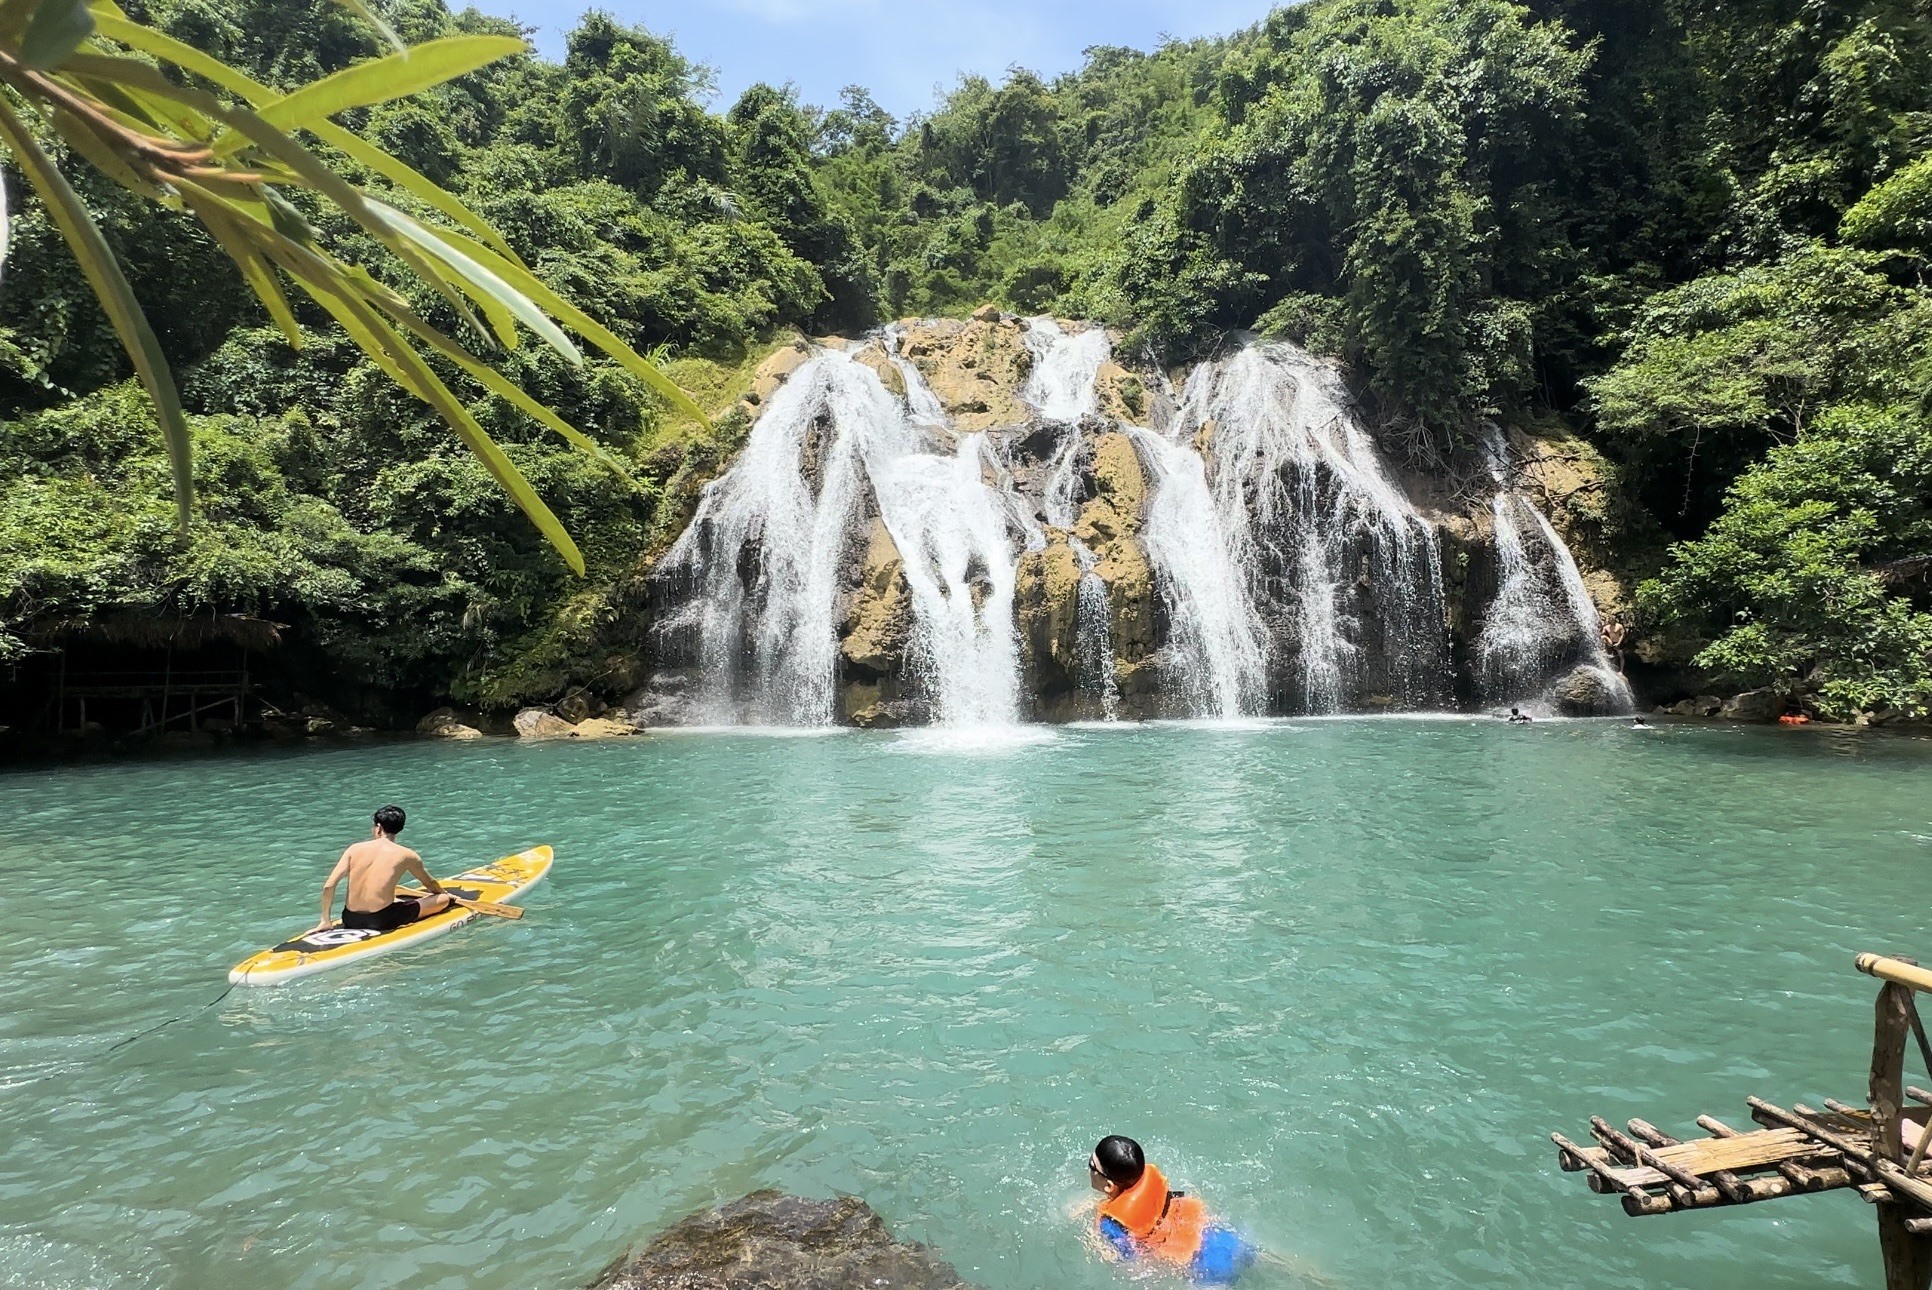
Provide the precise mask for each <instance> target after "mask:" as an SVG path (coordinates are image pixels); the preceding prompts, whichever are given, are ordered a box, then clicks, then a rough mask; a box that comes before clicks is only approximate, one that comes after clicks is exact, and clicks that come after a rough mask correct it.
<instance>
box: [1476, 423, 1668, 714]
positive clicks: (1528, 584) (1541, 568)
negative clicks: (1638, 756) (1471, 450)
mask: <svg viewBox="0 0 1932 1290" xmlns="http://www.w3.org/2000/svg"><path fill="white" fill-rule="evenodd" d="M1483 453H1484V456H1485V457H1486V459H1487V463H1488V466H1489V474H1490V478H1491V480H1492V481H1493V482H1494V483H1495V486H1496V491H1495V493H1494V495H1493V496H1492V497H1491V499H1490V516H1491V518H1492V520H1493V522H1494V526H1495V542H1496V565H1497V575H1496V596H1495V599H1494V600H1492V601H1491V602H1490V605H1489V609H1488V612H1487V613H1486V614H1485V615H1484V618H1483V628H1482V632H1481V634H1480V635H1479V636H1478V638H1477V640H1476V671H1477V682H1478V685H1479V687H1480V690H1481V693H1482V696H1483V699H1484V701H1485V702H1488V703H1498V704H1499V703H1506V702H1509V701H1510V700H1521V699H1528V698H1530V697H1532V696H1536V695H1541V694H1542V693H1543V692H1544V691H1545V690H1546V689H1547V688H1548V687H1549V685H1550V683H1551V682H1552V681H1553V680H1554V679H1556V678H1557V677H1558V676H1559V675H1561V674H1562V673H1564V672H1566V671H1568V670H1570V669H1571V668H1574V667H1586V668H1590V669H1593V670H1594V671H1595V672H1596V673H1598V674H1599V675H1598V678H1597V679H1598V681H1599V683H1600V685H1601V687H1602V689H1603V691H1604V692H1605V693H1606V694H1607V695H1608V696H1609V706H1611V707H1613V708H1615V709H1616V710H1619V711H1628V710H1629V709H1630V708H1631V707H1632V706H1633V703H1632V698H1631V694H1630V686H1629V683H1628V682H1626V681H1625V680H1624V678H1623V677H1622V676H1621V675H1619V674H1618V673H1617V671H1616V669H1615V668H1614V667H1612V666H1611V664H1610V659H1609V656H1608V655H1607V654H1606V653H1605V652H1604V648H1603V636H1602V623H1601V620H1600V619H1599V618H1598V616H1597V607H1596V602H1595V601H1594V600H1592V599H1591V597H1590V591H1589V588H1588V587H1586V586H1585V585H1584V583H1583V574H1582V573H1581V571H1579V570H1578V569H1577V567H1576V559H1575V557H1573V556H1572V555H1571V554H1570V548H1569V546H1568V545H1567V544H1565V543H1564V541H1563V539H1562V538H1561V537H1559V536H1558V535H1557V532H1556V529H1555V528H1554V527H1552V526H1551V524H1550V521H1549V517H1548V516H1546V515H1544V514H1543V512H1542V511H1541V510H1540V509H1538V508H1537V506H1536V505H1535V504H1534V503H1533V502H1531V501H1530V499H1529V498H1528V497H1527V496H1525V495H1524V494H1523V492H1522V490H1521V489H1519V488H1518V487H1517V486H1516V483H1515V479H1514V472H1513V471H1512V470H1511V467H1510V460H1509V446H1508V442H1507V441H1506V440H1505V438H1504V436H1503V432H1502V430H1501V428H1500V427H1498V426H1495V425H1486V426H1484V427H1483ZM1526 529H1527V533H1526ZM1526 537H1527V538H1528V540H1526Z"/></svg>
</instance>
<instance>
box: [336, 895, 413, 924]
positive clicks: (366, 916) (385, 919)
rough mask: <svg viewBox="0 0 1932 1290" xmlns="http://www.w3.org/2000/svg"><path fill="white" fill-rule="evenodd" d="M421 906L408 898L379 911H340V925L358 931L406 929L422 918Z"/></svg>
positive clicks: (396, 901) (345, 909)
mask: <svg viewBox="0 0 1932 1290" xmlns="http://www.w3.org/2000/svg"><path fill="white" fill-rule="evenodd" d="M422 913H423V910H422V906H421V905H419V904H417V903H416V901H415V900H414V899H412V898H409V897H404V898H403V899H402V900H392V901H390V902H389V903H388V904H387V905H384V906H383V907H382V908H381V909H366V910H365V909H350V908H348V907H347V906H346V905H345V906H344V907H343V910H342V925H343V926H344V927H351V928H355V929H356V930H358V931H369V932H393V931H394V930H396V929H397V928H398V927H406V926H408V925H409V924H410V923H413V922H415V921H416V920H417V919H418V918H420V917H422Z"/></svg>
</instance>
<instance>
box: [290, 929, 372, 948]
mask: <svg viewBox="0 0 1932 1290" xmlns="http://www.w3.org/2000/svg"><path fill="white" fill-rule="evenodd" d="M381 935H382V933H381V932H378V931H374V930H372V929H370V928H367V927H331V928H330V929H329V930H328V931H326V932H310V933H309V934H308V935H307V936H304V937H303V938H302V942H303V944H305V945H312V946H315V947H316V948H317V949H324V950H332V949H335V948H336V947H337V946H339V945H354V944H356V943H357V942H359V941H366V940H368V939H369V938H370V937H372V936H381Z"/></svg>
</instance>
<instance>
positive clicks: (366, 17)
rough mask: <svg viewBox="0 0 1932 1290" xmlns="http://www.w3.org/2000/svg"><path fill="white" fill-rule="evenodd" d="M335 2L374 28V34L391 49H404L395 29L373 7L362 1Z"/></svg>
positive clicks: (342, 0) (338, 0) (340, 0)
mask: <svg viewBox="0 0 1932 1290" xmlns="http://www.w3.org/2000/svg"><path fill="white" fill-rule="evenodd" d="M335 2H336V3H337V4H339V5H341V6H342V7H343V8H344V9H347V10H348V11H349V12H350V13H352V14H354V15H355V16H356V17H358V18H360V19H362V20H363V21H364V22H366V23H368V24H369V25H370V26H371V27H374V28H375V29H376V34H377V35H379V36H381V37H382V38H383V40H384V41H385V42H386V43H387V44H388V45H389V47H390V48H391V49H398V50H399V49H402V48H403V47H404V46H403V43H402V37H401V36H398V35H397V34H396V29H395V28H394V27H391V26H390V25H389V24H388V23H386V22H384V21H383V20H382V15H381V14H379V13H377V12H376V11H375V8H374V7H373V6H371V5H368V4H364V3H363V0H335Z"/></svg>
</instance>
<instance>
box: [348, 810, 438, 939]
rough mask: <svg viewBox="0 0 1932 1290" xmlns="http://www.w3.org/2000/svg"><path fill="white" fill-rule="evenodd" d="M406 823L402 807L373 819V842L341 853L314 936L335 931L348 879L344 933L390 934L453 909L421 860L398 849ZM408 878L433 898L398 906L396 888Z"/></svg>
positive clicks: (404, 901)
mask: <svg viewBox="0 0 1932 1290" xmlns="http://www.w3.org/2000/svg"><path fill="white" fill-rule="evenodd" d="M404 819H405V817H404V815H403V809H402V807H400V806H385V807H383V808H382V809H381V810H379V811H377V812H376V814H375V822H374V825H373V827H371V828H370V830H369V840H368V841H367V842H358V843H356V844H355V845H354V846H351V847H350V848H349V849H348V850H347V851H344V852H343V853H342V858H341V859H340V860H338V861H336V862H335V868H334V869H333V870H331V871H330V873H329V880H328V881H327V882H326V883H324V884H322V921H321V922H319V923H317V924H316V925H315V930H316V931H318V932H320V931H325V930H327V929H328V928H330V927H333V926H335V888H336V884H337V883H339V882H341V881H342V880H343V879H344V878H345V877H346V878H347V879H348V880H349V895H348V898H347V899H345V900H344V901H343V903H342V925H343V926H344V927H350V928H364V929H367V930H369V931H374V932H387V931H391V930H393V929H395V928H398V927H402V926H404V925H405V924H408V923H413V922H415V921H416V920H417V919H419V918H428V917H429V916H430V915H431V914H440V913H442V912H443V911H444V910H445V909H448V908H449V896H448V895H446V894H445V893H444V891H443V885H442V884H441V883H439V882H437V881H436V880H435V879H434V878H432V877H430V876H429V870H427V869H425V868H423V858H422V857H421V856H419V855H417V854H416V853H415V852H414V851H411V850H410V849H409V848H408V847H405V846H402V845H400V844H398V843H397V841H396V835H397V834H398V833H401V832H402V831H403V822H404ZM404 874H408V875H409V876H411V877H413V878H415V879H416V881H418V882H420V883H422V884H423V886H424V887H425V888H427V889H428V891H429V894H428V895H426V896H414V897H410V896H405V897H404V898H403V899H401V900H397V899H396V882H397V880H398V879H400V878H401V877H402V876H403V875H404Z"/></svg>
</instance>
